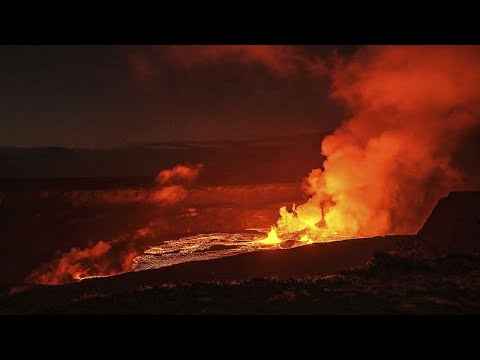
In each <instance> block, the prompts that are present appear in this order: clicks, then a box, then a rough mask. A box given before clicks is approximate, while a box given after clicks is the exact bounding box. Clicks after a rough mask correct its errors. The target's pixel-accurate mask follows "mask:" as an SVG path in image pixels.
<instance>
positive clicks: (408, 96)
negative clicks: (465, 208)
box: [276, 46, 480, 241]
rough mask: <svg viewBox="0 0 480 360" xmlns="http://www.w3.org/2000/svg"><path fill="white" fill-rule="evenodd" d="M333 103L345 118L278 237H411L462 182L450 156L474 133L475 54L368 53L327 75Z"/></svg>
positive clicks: (443, 50) (479, 101)
mask: <svg viewBox="0 0 480 360" xmlns="http://www.w3.org/2000/svg"><path fill="white" fill-rule="evenodd" d="M331 76H332V84H333V87H332V92H331V97H332V98H333V99H335V100H337V101H341V102H343V103H344V104H345V105H346V106H347V107H348V109H349V110H350V112H351V117H350V119H349V120H348V121H345V122H344V123H343V124H342V125H341V126H340V127H339V128H338V129H337V130H336V131H335V132H334V133H333V134H332V135H330V136H327V137H326V138H325V139H324V141H323V142H322V148H321V151H322V154H323V155H324V156H325V157H326V160H325V161H324V163H323V166H322V168H318V169H314V170H312V172H311V173H310V175H309V176H308V177H307V178H306V179H305V191H306V192H307V194H309V195H310V196H311V197H310V198H309V200H308V201H307V202H306V203H305V204H303V205H300V206H298V207H296V208H295V207H294V208H293V209H292V211H287V209H286V208H282V209H281V210H280V214H281V218H280V220H279V221H278V223H277V226H276V230H278V231H279V232H280V233H282V232H283V233H292V232H306V233H308V234H309V236H310V237H313V238H316V240H317V241H321V238H327V237H328V236H330V235H331V234H342V235H346V236H352V237H355V236H372V235H383V234H387V233H415V232H416V231H418V229H419V228H420V227H421V225H422V224H423V222H424V221H425V219H426V217H427V216H428V214H429V213H430V211H431V209H432V208H433V206H434V204H435V202H436V201H437V200H438V199H439V198H440V197H441V196H443V195H445V194H446V193H447V192H448V191H449V190H451V189H452V188H454V187H455V186H458V185H459V184H461V183H462V180H463V179H462V174H461V173H460V172H459V171H458V170H457V169H455V168H454V167H453V166H452V162H451V160H452V154H453V153H454V151H455V149H456V148H457V147H458V145H459V143H460V142H461V140H462V137H463V135H464V134H466V132H468V131H469V130H471V129H472V128H474V127H476V126H478V125H480V91H479V90H478V84H479V81H480V48H478V47H467V46H465V47H463V46H462V47H460V46H458V47H455V46H444V47H442V46H392V47H383V46H382V47H367V48H364V49H362V50H360V51H359V52H358V53H356V54H355V55H354V56H353V57H352V58H351V59H349V60H342V59H337V61H336V62H335V65H334V66H333V67H332V71H331Z"/></svg>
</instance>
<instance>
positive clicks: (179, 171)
mask: <svg viewBox="0 0 480 360" xmlns="http://www.w3.org/2000/svg"><path fill="white" fill-rule="evenodd" d="M202 166H203V165H201V164H198V165H195V166H183V165H178V166H176V167H174V168H173V169H168V170H163V171H161V172H160V173H159V175H158V176H157V178H156V183H157V187H156V188H155V189H154V190H138V191H136V192H133V193H132V192H131V191H127V192H122V191H118V192H105V193H102V192H101V191H99V192H98V194H97V196H96V197H93V198H94V199H96V201H97V203H100V204H103V203H107V204H112V203H115V204H116V203H125V202H127V203H128V202H132V201H141V200H143V201H155V202H156V203H157V204H159V205H162V206H166V205H173V204H175V203H178V202H180V201H182V200H184V198H185V197H186V196H187V195H188V189H186V188H185V187H184V186H182V185H173V184H174V183H182V184H186V183H192V182H193V181H194V180H195V179H196V178H197V177H198V175H199V171H200V169H201V168H202ZM165 185H166V186H165ZM91 195H92V194H90V196H89V195H88V194H86V195H85V196H80V195H79V194H76V196H75V197H74V198H75V199H76V201H79V202H80V203H82V204H84V202H82V201H80V200H83V201H86V202H87V203H89V204H91V199H92V196H91ZM122 195H123V196H124V198H122ZM139 199H140V200H139ZM88 200H89V201H90V202H89V201H88ZM158 224H160V225H161V224H162V222H161V221H159V222H158ZM156 227H157V224H150V225H149V226H147V227H145V228H142V229H138V230H137V231H135V232H133V233H128V234H124V235H122V236H120V237H118V238H114V239H110V240H108V241H99V242H97V243H96V244H93V245H92V246H90V247H88V248H86V249H77V248H72V249H71V250H70V251H68V252H66V253H63V254H62V255H60V256H59V257H58V258H56V259H54V260H52V261H51V262H49V263H46V264H42V265H41V266H39V267H38V268H36V269H35V270H34V271H32V273H31V274H30V275H29V276H28V277H27V279H26V281H27V282H33V283H40V284H63V283H68V282H72V281H74V280H80V279H83V278H85V277H90V276H105V275H113V274H118V273H122V272H126V271H130V270H131V268H132V264H133V259H134V258H135V257H137V256H138V255H140V254H141V253H143V251H144V250H145V247H146V244H147V242H148V241H149V240H154V239H152V237H153V236H154V235H155V233H156V230H157V229H156Z"/></svg>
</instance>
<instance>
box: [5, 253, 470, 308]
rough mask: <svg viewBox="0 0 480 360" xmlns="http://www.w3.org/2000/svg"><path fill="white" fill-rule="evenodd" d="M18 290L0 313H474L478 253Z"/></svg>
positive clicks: (376, 257)
mask: <svg viewBox="0 0 480 360" xmlns="http://www.w3.org/2000/svg"><path fill="white" fill-rule="evenodd" d="M57 288H59V287H57ZM16 291H20V292H19V293H16V294H10V295H7V294H4V296H3V297H2V299H1V301H0V311H1V312H2V313H4V314H8V313H10V314H11V313H16V314H19V313H20V314H22V313H23V314H480V255H478V254H471V255H450V256H443V257H437V258H431V259H426V258H418V257H416V256H400V255H395V254H387V253H376V254H375V255H374V257H373V258H372V259H371V261H370V262H369V264H368V265H367V266H366V267H363V268H355V269H350V270H344V271H341V272H339V273H337V274H334V275H326V276H305V277H295V278H290V279H284V280H280V279H275V278H254V279H250V280H245V281H215V282H198V283H177V284H168V283H165V284H163V285H154V286H151V285H142V286H140V287H138V288H136V289H133V290H128V291H124V292H114V293H109V292H102V291H98V290H95V291H89V290H85V291H84V292H83V293H79V294H77V295H76V296H75V297H72V298H68V297H66V298H64V297H62V298H59V296H61V292H55V291H53V289H52V291H51V292H50V294H49V296H45V294H43V296H40V297H35V296H30V295H33V294H30V295H29V294H28V293H29V292H30V291H33V292H35V290H34V289H31V290H30V291H29V290H27V291H25V292H22V291H21V289H17V290H16ZM10 292H12V291H10ZM13 292H15V290H14V291H13Z"/></svg>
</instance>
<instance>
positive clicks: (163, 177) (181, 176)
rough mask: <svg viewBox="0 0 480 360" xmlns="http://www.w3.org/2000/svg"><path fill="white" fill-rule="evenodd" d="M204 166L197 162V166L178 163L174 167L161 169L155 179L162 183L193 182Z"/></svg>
mask: <svg viewBox="0 0 480 360" xmlns="http://www.w3.org/2000/svg"><path fill="white" fill-rule="evenodd" d="M202 167H203V164H197V165H195V166H185V165H177V166H175V167H174V168H173V169H166V170H162V171H160V173H159V174H158V176H157V177H156V178H155V181H156V182H157V184H160V185H167V184H172V183H178V182H187V183H192V182H193V181H194V180H195V179H196V178H197V177H198V174H199V172H200V170H201V169H202Z"/></svg>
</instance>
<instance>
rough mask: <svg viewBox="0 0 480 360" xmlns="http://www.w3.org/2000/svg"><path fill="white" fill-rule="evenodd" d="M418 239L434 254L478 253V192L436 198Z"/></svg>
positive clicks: (479, 249) (479, 209) (479, 196)
mask: <svg viewBox="0 0 480 360" xmlns="http://www.w3.org/2000/svg"><path fill="white" fill-rule="evenodd" d="M418 237H419V238H420V239H421V240H422V241H424V242H425V244H426V245H427V246H428V247H429V248H430V249H432V250H433V251H434V252H435V253H437V254H446V253H462V252H478V251H480V191H462V192H451V193H450V194H449V195H448V196H447V197H445V198H443V199H440V201H439V202H438V203H437V205H436V206H435V208H434V209H433V211H432V214H431V215H430V217H429V218H428V219H427V221H426V223H425V225H423V227H422V228H421V229H420V231H419V232H418Z"/></svg>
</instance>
